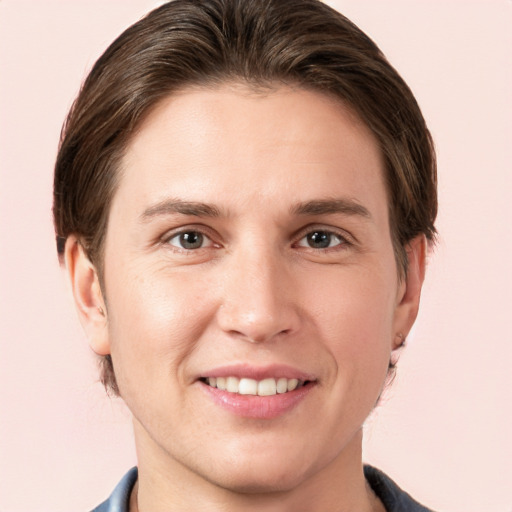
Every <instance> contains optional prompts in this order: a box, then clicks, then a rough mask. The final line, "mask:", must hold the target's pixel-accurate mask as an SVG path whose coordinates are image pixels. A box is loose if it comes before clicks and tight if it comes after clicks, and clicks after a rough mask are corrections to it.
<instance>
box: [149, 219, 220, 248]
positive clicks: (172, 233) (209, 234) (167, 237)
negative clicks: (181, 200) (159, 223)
mask: <svg viewBox="0 0 512 512" xmlns="http://www.w3.org/2000/svg"><path fill="white" fill-rule="evenodd" d="M183 233H200V234H201V235H203V236H204V237H205V238H207V239H208V240H209V241H210V242H211V244H210V245H208V246H207V247H200V248H198V249H185V248H183V247H178V246H176V245H172V244H170V243H169V242H170V241H171V240H172V239H173V238H175V237H177V236H179V235H182V234H183ZM218 238H219V237H218V236H216V235H215V233H214V232H213V230H212V229H210V228H208V227H207V226H203V225H198V224H189V225H186V226H180V227H178V228H173V229H170V230H168V231H166V232H165V234H164V235H162V236H161V237H160V238H159V243H160V244H162V245H166V246H170V247H172V248H173V249H174V250H176V251H181V252H197V251H200V250H201V249H209V248H210V247H215V246H219V245H220V244H219V243H218V242H216V241H215V239H218Z"/></svg>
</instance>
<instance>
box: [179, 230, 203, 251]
mask: <svg viewBox="0 0 512 512" xmlns="http://www.w3.org/2000/svg"><path fill="white" fill-rule="evenodd" d="M180 244H181V246H182V247H183V248H184V249H199V248H200V247H201V245H203V235H202V234H201V233H197V232H195V231H190V232H188V233H182V234H181V235H180Z"/></svg>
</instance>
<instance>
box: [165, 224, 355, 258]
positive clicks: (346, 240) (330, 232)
mask: <svg viewBox="0 0 512 512" xmlns="http://www.w3.org/2000/svg"><path fill="white" fill-rule="evenodd" d="M315 233H317V234H318V233H320V234H322V235H327V236H328V237H329V240H328V243H329V245H330V243H331V242H332V238H333V237H334V238H337V239H338V241H339V243H337V244H336V245H334V246H332V247H331V246H327V247H319V248H315V247H310V246H307V245H301V244H300V242H302V241H303V240H304V239H307V237H308V236H311V235H314V234H315ZM189 234H195V235H200V237H203V240H204V239H206V240H208V241H209V242H210V243H209V245H208V246H206V247H203V246H201V247H197V248H186V247H179V246H177V245H174V244H172V243H171V241H172V240H173V239H175V238H178V237H182V236H184V235H189ZM162 243H163V244H164V245H167V246H171V247H172V249H173V250H175V251H177V252H181V253H186V254H187V253H188V254H190V253H192V252H196V251H200V250H201V249H209V248H211V247H214V248H218V247H220V245H219V244H216V243H215V242H214V241H213V237H212V236H211V235H210V234H208V233H207V232H206V230H204V229H202V228H199V227H190V228H187V229H181V230H179V231H174V232H172V233H170V234H167V235H165V236H164V237H163V238H162ZM352 245H354V242H353V241H352V239H351V237H350V236H349V235H348V234H347V233H343V234H342V233H341V232H340V231H339V230H334V229H329V228H325V227H321V226H318V227H316V226H308V227H307V228H305V229H303V230H302V231H301V233H300V237H298V238H296V241H295V242H294V243H293V246H294V247H299V248H301V249H302V250H306V251H314V252H319V251H320V252H331V251H339V250H344V249H347V248H348V247H350V246H352Z"/></svg>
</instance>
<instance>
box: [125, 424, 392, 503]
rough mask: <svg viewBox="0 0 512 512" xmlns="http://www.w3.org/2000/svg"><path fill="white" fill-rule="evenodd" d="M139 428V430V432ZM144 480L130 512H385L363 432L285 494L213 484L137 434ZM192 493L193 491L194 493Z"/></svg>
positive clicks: (132, 499) (141, 476)
mask: <svg viewBox="0 0 512 512" xmlns="http://www.w3.org/2000/svg"><path fill="white" fill-rule="evenodd" d="M136 430H137V429H136ZM136 439H138V441H139V442H137V453H138V460H139V479H138V481H137V483H136V485H135V487H134V490H133V492H132V496H131V499H130V512H148V511H151V512H163V511H166V512H168V511H169V510H179V511H180V512H189V511H190V512H192V511H194V512H200V511H204V512H206V511H208V512H220V511H222V512H234V511H240V510H244V512H256V511H257V512H292V511H293V512H296V511H297V510H307V511H308V512H349V511H353V510H358V511H360V512H385V509H384V507H383V505H382V503H381V502H380V501H379V500H378V498H377V497H376V496H375V495H374V493H373V492H372V490H371V488H370V487H369V485H368V483H367V482H366V480H365V478H364V474H363V468H362V463H361V456H362V454H361V445H362V434H361V431H358V432H357V433H356V435H355V436H354V437H353V439H352V440H351V441H350V442H349V444H348V445H347V446H346V447H345V449H344V450H343V452H342V453H341V454H340V455H339V456H338V457H336V458H335V459H334V460H333V461H331V462H330V463H329V464H328V465H327V466H325V467H322V468H321V469H320V470H319V471H316V472H312V474H310V475H304V477H303V478H302V479H300V480H298V481H297V482H296V485H294V486H291V487H290V488H288V489H284V490H271V491H258V492H240V491H237V490H232V489H228V488H225V487H222V486H220V485H218V484H216V483H215V482H212V481H208V480H207V479H205V478H203V477H202V476H201V475H199V474H197V473H195V472H193V471H191V470H190V469H189V468H186V467H184V466H183V465H181V464H180V463H179V462H177V461H175V460H171V461H169V460H168V459H169V457H166V459H167V460H162V459H161V458H160V459H159V458H156V459H155V458H154V457H147V454H148V453H150V451H148V450H147V448H148V446H143V445H144V444H146V443H147V442H149V443H150V444H151V443H152V441H151V440H148V439H146V440H144V442H143V443H141V442H140V441H141V439H140V437H138V436H137V435H136ZM191 490H192V492H191Z"/></svg>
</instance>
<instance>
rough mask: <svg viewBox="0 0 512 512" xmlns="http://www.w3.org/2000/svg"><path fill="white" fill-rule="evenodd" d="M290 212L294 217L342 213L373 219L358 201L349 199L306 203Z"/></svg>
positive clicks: (296, 206) (300, 204) (294, 207)
mask: <svg viewBox="0 0 512 512" xmlns="http://www.w3.org/2000/svg"><path fill="white" fill-rule="evenodd" d="M290 212H291V213H292V215H328V214H333V213H341V214H343V215H357V216H360V217H363V218H365V219H369V220H371V219H372V215H371V213H370V211H369V210H368V209H367V208H365V207H364V206H363V205H361V204H359V203H358V202H357V201H354V200H353V199H348V198H342V199H315V200H312V201H306V202H304V203H298V204H296V205H294V206H292V208H291V209H290Z"/></svg>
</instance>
